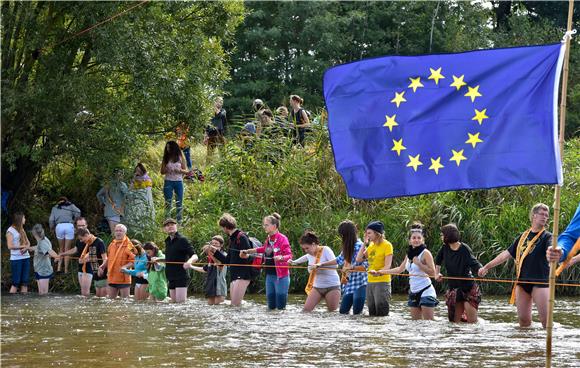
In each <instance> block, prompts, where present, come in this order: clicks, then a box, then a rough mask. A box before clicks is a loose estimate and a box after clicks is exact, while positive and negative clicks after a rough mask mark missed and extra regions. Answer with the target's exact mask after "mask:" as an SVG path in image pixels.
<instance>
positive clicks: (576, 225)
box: [546, 203, 580, 276]
mask: <svg viewBox="0 0 580 368" xmlns="http://www.w3.org/2000/svg"><path fill="white" fill-rule="evenodd" d="M579 252H580V203H578V208H576V212H575V213H574V216H573V217H572V220H570V223H569V224H568V226H567V227H566V230H564V232H563V233H562V234H560V236H558V248H557V249H555V250H553V249H552V247H551V246H550V247H548V251H547V253H546V257H547V258H548V261H549V262H558V261H560V262H562V264H561V265H560V266H559V267H558V269H557V270H556V276H558V275H560V273H562V271H564V270H565V269H566V268H568V267H570V266H573V265H574V264H576V263H580V254H578V255H576V254H577V253H579Z"/></svg>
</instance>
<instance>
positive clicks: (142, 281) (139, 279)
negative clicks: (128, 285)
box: [135, 277, 149, 285]
mask: <svg viewBox="0 0 580 368" xmlns="http://www.w3.org/2000/svg"><path fill="white" fill-rule="evenodd" d="M139 284H141V285H146V284H149V281H147V280H145V279H144V278H143V277H135V285H139Z"/></svg>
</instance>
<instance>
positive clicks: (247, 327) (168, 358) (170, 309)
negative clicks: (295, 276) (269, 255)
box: [1, 295, 580, 368]
mask: <svg viewBox="0 0 580 368" xmlns="http://www.w3.org/2000/svg"><path fill="white" fill-rule="evenodd" d="M303 302H304V297H303V296H291V297H290V301H289V306H288V308H287V310H285V311H274V312H268V311H267V310H266V307H265V300H264V296H262V295H256V296H250V298H249V300H248V301H247V302H245V304H244V306H243V307H242V308H232V307H230V306H227V305H220V306H214V307H209V306H207V305H206V304H205V300H204V299H203V298H201V297H199V296H194V297H190V298H189V299H188V301H187V302H186V303H184V304H180V305H176V304H169V303H152V302H135V301H133V300H127V301H120V300H117V301H110V300H106V299H99V298H90V299H85V298H82V297H79V296H70V295H51V296H50V297H38V296H34V295H30V296H8V295H7V296H3V298H2V308H1V311H2V337H1V339H2V355H1V357H2V366H4V367H46V366H75V367H79V366H90V365H95V366H99V367H118V366H126V367H133V366H161V367H164V366H167V367H175V366H204V367H205V366H209V367H218V366H219V367H240V366H286V367H311V366H315V365H316V366H381V367H424V366H431V367H441V366H453V367H477V368H483V367H499V366H510V367H543V366H544V364H545V358H544V352H545V336H546V335H545V331H544V330H542V329H541V325H540V324H539V323H538V322H537V320H536V321H535V322H534V324H533V325H532V327H531V328H519V327H517V323H516V312H515V308H514V307H512V306H510V305H508V304H507V299H506V297H486V298H485V299H484V302H483V303H482V305H481V307H480V316H481V319H480V322H479V323H477V324H474V325H467V324H459V325H456V324H450V323H448V322H447V320H446V310H445V309H444V304H443V303H441V304H440V306H439V307H438V308H437V311H436V315H437V320H436V321H411V320H410V317H409V313H408V311H407V307H406V298H405V297H404V296H395V298H394V301H393V303H392V307H391V315H390V316H389V317H381V318H370V317H368V316H341V315H339V314H338V313H327V312H326V311H325V308H324V306H321V307H320V308H319V309H317V310H316V311H315V312H313V313H311V314H303V313H301V309H302V304H303ZM534 313H535V311H534ZM554 320H555V326H554V332H553V351H554V352H555V356H554V358H553V366H554V367H578V366H580V352H579V351H578V347H579V346H580V301H579V300H577V299H559V300H557V302H556V309H555V314H554Z"/></svg>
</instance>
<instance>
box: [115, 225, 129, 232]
mask: <svg viewBox="0 0 580 368" xmlns="http://www.w3.org/2000/svg"><path fill="white" fill-rule="evenodd" d="M118 227H121V228H122V229H123V231H125V233H126V232H127V226H125V225H123V224H117V225H115V229H116V228H118Z"/></svg>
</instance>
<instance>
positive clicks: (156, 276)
mask: <svg viewBox="0 0 580 368" xmlns="http://www.w3.org/2000/svg"><path fill="white" fill-rule="evenodd" d="M143 249H145V252H146V253H147V257H148V258H149V263H148V264H147V275H148V278H147V281H148V282H149V284H148V285H147V292H148V293H149V295H150V297H151V299H153V300H155V301H164V300H165V298H167V290H168V288H167V276H166V275H165V262H160V261H164V260H165V255H164V254H163V252H162V251H161V250H160V249H159V247H158V246H157V244H155V243H153V242H147V243H145V244H144V245H143Z"/></svg>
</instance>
